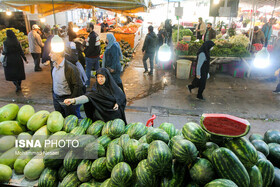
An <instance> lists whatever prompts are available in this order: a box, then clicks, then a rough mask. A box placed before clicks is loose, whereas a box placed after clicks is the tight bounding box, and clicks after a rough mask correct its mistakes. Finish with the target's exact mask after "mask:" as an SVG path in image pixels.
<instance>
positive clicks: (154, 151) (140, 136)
mask: <svg viewBox="0 0 280 187" xmlns="http://www.w3.org/2000/svg"><path fill="white" fill-rule="evenodd" d="M204 120H205V117H204V118H202V120H201V122H202V123H203V121H204ZM224 121H225V120H224ZM246 125H248V124H246ZM247 133H248V131H247ZM0 135H18V136H17V138H18V139H34V138H36V136H35V135H41V136H40V137H41V138H40V141H42V140H43V139H44V137H45V138H48V139H54V138H55V137H56V135H58V137H61V136H62V137H69V136H70V135H71V136H75V137H77V136H80V137H81V138H80V145H79V149H71V150H67V152H63V151H62V152H61V153H62V155H63V158H61V159H52V158H51V157H49V156H48V155H45V156H44V157H43V158H41V157H39V156H35V157H33V158H32V157H31V156H28V155H27V156H26V155H21V156H18V155H15V150H16V149H19V148H16V147H14V146H15V145H14V143H13V142H14V141H15V137H14V136H3V137H2V138H0V183H6V182H8V181H9V180H10V179H11V177H12V169H14V171H15V173H16V174H24V176H25V177H26V178H27V179H29V180H37V179H39V180H38V186H39V187H40V186H42V187H43V186H60V187H64V186H69V187H73V186H74V187H75V186H81V187H89V186H93V187H97V186H98V187H99V186H100V187H115V186H116V187H119V186H124V187H126V186H127V187H130V186H131V187H149V186H151V187H157V186H160V187H180V186H184V187H185V186H189V187H192V186H194V187H195V186H198V187H199V186H205V187H217V186H222V187H235V186H240V187H247V186H252V187H258V186H260V187H261V186H264V187H268V186H280V170H279V169H278V168H279V167H280V131H279V130H269V131H267V132H266V133H265V134H264V136H262V135H259V134H252V135H251V136H250V138H249V140H247V139H246V138H245V137H244V135H246V134H242V136H243V137H235V138H232V137H230V138H229V137H227V136H222V135H217V134H215V135H213V134H210V133H208V132H207V129H205V127H204V125H203V124H201V125H198V124H196V123H193V122H188V123H186V124H185V125H184V126H183V128H182V129H180V130H178V129H176V128H175V126H174V125H173V124H172V123H162V124H161V125H160V126H159V128H154V127H146V126H145V125H144V124H143V123H141V122H137V123H129V124H127V125H125V123H124V122H123V121H122V120H121V119H115V120H113V121H108V122H107V123H105V122H103V121H95V122H92V121H91V119H89V118H85V119H82V120H80V121H79V120H78V118H77V117H76V116H74V115H70V116H67V117H66V118H65V119H64V118H63V117H62V115H61V114H60V113H59V112H51V113H49V112H48V111H38V112H35V110H34V109H33V107H32V106H30V105H24V106H22V107H21V108H20V109H19V107H18V106H17V105H16V104H8V105H5V106H3V107H2V108H1V109H0ZM42 135H43V136H42ZM47 135H48V136H47ZM81 135H83V136H81ZM85 135H87V136H85ZM30 149H37V148H30ZM52 149H55V148H52V147H44V150H45V151H50V150H52ZM33 151H35V150H33ZM36 151H40V150H36ZM81 153H82V154H83V155H84V159H81V158H77V157H76V156H77V154H81ZM7 158H8V159H7Z"/></svg>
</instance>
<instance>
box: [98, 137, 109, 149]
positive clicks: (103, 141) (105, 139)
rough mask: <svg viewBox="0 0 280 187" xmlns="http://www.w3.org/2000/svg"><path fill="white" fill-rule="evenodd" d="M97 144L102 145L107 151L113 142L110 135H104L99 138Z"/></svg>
mask: <svg viewBox="0 0 280 187" xmlns="http://www.w3.org/2000/svg"><path fill="white" fill-rule="evenodd" d="M97 142H98V143H100V144H101V145H102V146H103V147H104V149H107V146H108V145H109V143H110V142H111V138H110V137H109V136H108V135H102V136H100V137H99V138H97Z"/></svg>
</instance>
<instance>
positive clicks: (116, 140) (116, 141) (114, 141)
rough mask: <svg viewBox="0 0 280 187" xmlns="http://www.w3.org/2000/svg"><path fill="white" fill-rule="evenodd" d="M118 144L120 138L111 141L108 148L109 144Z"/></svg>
mask: <svg viewBox="0 0 280 187" xmlns="http://www.w3.org/2000/svg"><path fill="white" fill-rule="evenodd" d="M119 142H120V138H116V139H114V140H112V141H111V142H110V143H109V145H108V146H110V145H111V144H116V145H119Z"/></svg>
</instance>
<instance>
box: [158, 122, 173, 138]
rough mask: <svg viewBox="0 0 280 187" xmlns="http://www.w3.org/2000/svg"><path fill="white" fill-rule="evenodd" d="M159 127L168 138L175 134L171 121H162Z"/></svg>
mask: <svg viewBox="0 0 280 187" xmlns="http://www.w3.org/2000/svg"><path fill="white" fill-rule="evenodd" d="M159 128H160V129H162V130H164V131H165V132H166V133H167V134H168V136H169V138H170V139H171V138H173V136H176V128H175V126H174V125H173V124H172V123H162V124H161V125H160V126H159Z"/></svg>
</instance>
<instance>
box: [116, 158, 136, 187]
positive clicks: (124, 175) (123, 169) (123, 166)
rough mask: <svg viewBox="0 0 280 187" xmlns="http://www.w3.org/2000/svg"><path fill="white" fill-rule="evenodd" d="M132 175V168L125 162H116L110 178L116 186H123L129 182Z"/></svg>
mask: <svg viewBox="0 0 280 187" xmlns="http://www.w3.org/2000/svg"><path fill="white" fill-rule="evenodd" d="M131 177H132V170H131V168H130V166H129V165H128V164H127V163H125V162H120V163H118V164H117V165H116V166H115V167H114V168H113V170H112V173H111V180H112V182H113V184H115V185H118V186H125V185H127V184H128V183H129V180H130V179H131Z"/></svg>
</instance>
